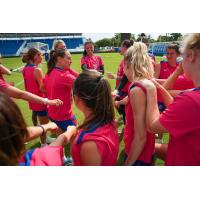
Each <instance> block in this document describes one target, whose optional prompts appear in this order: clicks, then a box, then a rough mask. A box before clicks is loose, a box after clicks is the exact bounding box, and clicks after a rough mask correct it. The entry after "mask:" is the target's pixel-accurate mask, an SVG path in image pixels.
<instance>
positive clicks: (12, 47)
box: [0, 37, 83, 56]
mask: <svg viewBox="0 0 200 200" xmlns="http://www.w3.org/2000/svg"><path fill="white" fill-rule="evenodd" d="M55 39H62V40H63V41H64V42H65V43H66V46H67V48H68V49H76V48H78V47H80V46H83V38H82V37H73V38H70V37H69V38H58V37H56V38H45V37H43V39H40V38H30V39H25V38H24V39H19V40H12V39H6V40H2V39H0V53H1V55H2V56H15V55H17V52H18V53H19V51H18V50H20V47H21V46H22V45H24V44H23V43H24V41H26V45H27V44H28V43H30V42H41V43H45V44H48V45H49V49H50V50H51V49H52V47H53V42H54V40H55ZM26 45H24V46H25V47H26ZM18 55H19V54H18Z"/></svg>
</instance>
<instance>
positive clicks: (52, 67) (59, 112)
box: [44, 49, 78, 132]
mask: <svg viewBox="0 0 200 200" xmlns="http://www.w3.org/2000/svg"><path fill="white" fill-rule="evenodd" d="M71 63H72V60H71V54H70V53H69V52H68V51H66V50H63V49H59V50H52V51H51V52H50V59H49V61H48V72H47V74H46V76H45V80H44V84H45V89H46V91H47V96H48V98H49V99H55V98H59V99H61V100H62V101H63V105H62V106H60V107H55V106H49V107H48V116H49V118H50V119H51V120H52V121H53V122H55V123H56V124H57V126H58V127H59V128H60V129H61V130H62V132H64V131H66V130H67V127H68V126H69V125H74V126H75V125H76V118H75V116H74V114H73V112H72V85H73V83H74V80H75V79H76V77H77V76H78V73H77V72H75V71H73V70H72V69H70V66H71Z"/></svg>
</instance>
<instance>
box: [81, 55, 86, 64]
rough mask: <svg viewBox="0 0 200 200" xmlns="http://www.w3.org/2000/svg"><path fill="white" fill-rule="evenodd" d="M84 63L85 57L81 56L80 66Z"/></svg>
mask: <svg viewBox="0 0 200 200" xmlns="http://www.w3.org/2000/svg"><path fill="white" fill-rule="evenodd" d="M85 64H86V63H85V58H84V57H82V58H81V66H82V65H85Z"/></svg>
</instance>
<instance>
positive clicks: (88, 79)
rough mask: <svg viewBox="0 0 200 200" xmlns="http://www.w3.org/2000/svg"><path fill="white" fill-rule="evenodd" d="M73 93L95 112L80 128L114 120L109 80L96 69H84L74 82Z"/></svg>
mask: <svg viewBox="0 0 200 200" xmlns="http://www.w3.org/2000/svg"><path fill="white" fill-rule="evenodd" d="M73 93H74V95H76V96H77V97H79V98H80V99H82V100H83V101H84V103H85V105H86V106H87V107H88V108H90V109H92V111H93V114H92V116H91V117H90V118H89V119H86V120H85V121H84V122H83V123H82V124H81V125H80V126H79V127H78V128H79V129H81V128H83V129H86V130H87V129H88V128H89V126H90V125H91V124H104V123H109V122H112V121H114V118H115V114H114V106H113V101H112V97H111V87H110V84H109V83H108V81H107V80H106V79H105V78H103V76H101V75H100V73H99V72H96V71H90V70H88V71H84V72H83V73H81V74H80V75H79V76H78V77H77V79H76V80H75V82H74V86H73Z"/></svg>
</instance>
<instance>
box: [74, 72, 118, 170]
mask: <svg viewBox="0 0 200 200" xmlns="http://www.w3.org/2000/svg"><path fill="white" fill-rule="evenodd" d="M73 95H74V101H75V104H76V106H77V108H78V109H79V110H80V111H81V112H82V113H83V114H84V121H83V123H82V124H81V125H79V127H78V134H77V136H76V138H75V139H74V141H73V144H72V157H73V161H74V165H104V166H105V165H107V166H108V165H116V164H117V156H118V151H119V140H118V134H117V127H116V124H115V122H114V107H113V101H112V97H111V87H110V85H109V83H108V81H107V80H105V79H104V78H103V77H102V76H101V75H100V73H98V72H95V71H86V72H84V73H82V74H80V75H79V76H78V78H77V79H76V81H75V82H74V86H73Z"/></svg>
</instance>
